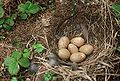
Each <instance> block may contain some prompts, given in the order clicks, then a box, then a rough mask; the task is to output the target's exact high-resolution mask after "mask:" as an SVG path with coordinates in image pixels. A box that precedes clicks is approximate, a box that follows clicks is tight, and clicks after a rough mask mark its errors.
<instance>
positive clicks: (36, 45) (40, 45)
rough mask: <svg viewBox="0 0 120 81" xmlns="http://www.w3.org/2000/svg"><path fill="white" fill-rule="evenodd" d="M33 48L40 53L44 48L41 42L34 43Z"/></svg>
mask: <svg viewBox="0 0 120 81" xmlns="http://www.w3.org/2000/svg"><path fill="white" fill-rule="evenodd" d="M33 48H34V49H35V51H36V52H38V53H40V52H42V51H43V50H44V47H43V46H42V44H34V45H33Z"/></svg>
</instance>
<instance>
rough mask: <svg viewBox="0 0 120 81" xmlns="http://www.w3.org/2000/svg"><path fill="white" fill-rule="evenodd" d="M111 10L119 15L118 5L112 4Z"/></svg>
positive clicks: (119, 8)
mask: <svg viewBox="0 0 120 81" xmlns="http://www.w3.org/2000/svg"><path fill="white" fill-rule="evenodd" d="M112 9H113V10H115V11H117V12H118V13H120V4H116V3H114V4H112Z"/></svg>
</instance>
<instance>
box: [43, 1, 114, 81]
mask: <svg viewBox="0 0 120 81" xmlns="http://www.w3.org/2000/svg"><path fill="white" fill-rule="evenodd" d="M113 21H114V19H113V18H112V14H111V10H110V6H109V4H107V3H105V2H99V3H98V4H92V3H90V4H89V5H84V6H83V7H82V8H81V10H80V11H79V12H77V14H75V15H74V16H72V17H69V18H67V19H66V20H64V21H63V22H62V24H61V25H57V26H55V27H54V28H53V29H52V32H53V35H52V37H51V38H50V40H48V42H49V47H50V49H49V50H51V52H52V53H53V54H56V55H57V54H58V41H59V39H60V38H61V37H62V36H67V37H69V38H70V39H71V38H73V37H77V36H81V37H83V38H84V39H85V40H86V43H89V44H91V45H93V46H94V51H93V53H92V54H91V55H90V56H87V58H86V60H84V61H83V62H80V63H72V62H70V61H62V60H61V59H59V58H58V59H59V61H60V62H61V63H62V64H61V63H60V64H58V65H57V66H51V65H49V63H45V62H43V65H45V66H46V67H47V69H48V70H51V71H53V72H55V73H56V74H58V75H60V76H58V77H59V78H63V79H64V81H70V80H75V79H76V78H81V77H82V78H85V79H88V80H90V81H93V77H92V76H94V75H95V74H98V73H101V72H103V71H101V70H100V69H101V68H102V66H105V67H112V66H111V65H109V64H107V63H108V61H107V60H106V59H108V58H110V57H111V55H112V54H113V53H114V49H115V47H116V42H115V38H116V33H115V30H114V27H113V25H114V26H115V25H116V24H115V23H113Z"/></svg>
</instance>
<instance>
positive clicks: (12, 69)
mask: <svg viewBox="0 0 120 81" xmlns="http://www.w3.org/2000/svg"><path fill="white" fill-rule="evenodd" d="M19 69H20V67H19V65H18V62H14V63H12V64H10V65H9V67H8V71H9V73H10V74H11V75H17V73H18V71H19Z"/></svg>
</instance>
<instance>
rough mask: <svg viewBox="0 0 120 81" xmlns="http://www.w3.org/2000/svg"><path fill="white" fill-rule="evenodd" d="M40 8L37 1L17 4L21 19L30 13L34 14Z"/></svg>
mask: <svg viewBox="0 0 120 81" xmlns="http://www.w3.org/2000/svg"><path fill="white" fill-rule="evenodd" d="M39 10H40V7H39V5H38V4H37V3H32V2H30V1H27V2H26V3H25V4H23V3H21V4H19V5H18V11H19V16H20V18H21V19H27V17H28V16H31V14H35V13H37V12H38V11H39Z"/></svg>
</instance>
